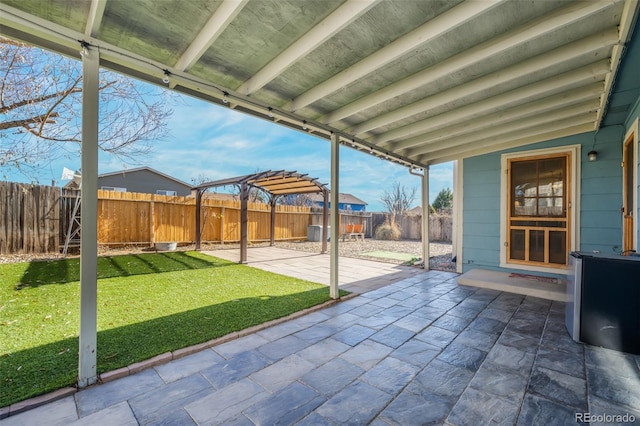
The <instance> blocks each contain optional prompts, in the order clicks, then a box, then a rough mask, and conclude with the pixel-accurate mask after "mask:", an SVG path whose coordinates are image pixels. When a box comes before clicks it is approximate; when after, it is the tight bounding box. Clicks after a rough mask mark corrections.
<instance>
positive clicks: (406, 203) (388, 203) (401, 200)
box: [380, 182, 416, 222]
mask: <svg viewBox="0 0 640 426" xmlns="http://www.w3.org/2000/svg"><path fill="white" fill-rule="evenodd" d="M415 197H416V187H413V188H405V187H404V185H400V183H398V182H395V183H394V184H393V185H392V187H391V191H384V194H383V195H382V197H381V198H380V201H382V203H383V204H384V206H385V208H386V209H387V211H388V212H389V213H390V214H391V220H392V221H393V222H395V221H396V218H397V217H398V215H402V214H404V213H406V211H407V210H409V208H410V207H411V204H412V203H413V200H414V199H415Z"/></svg>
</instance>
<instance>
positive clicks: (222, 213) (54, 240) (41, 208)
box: [0, 182, 452, 254]
mask: <svg viewBox="0 0 640 426" xmlns="http://www.w3.org/2000/svg"><path fill="white" fill-rule="evenodd" d="M77 195H78V192H77V191H68V190H62V195H61V190H60V188H56V187H52V186H40V185H26V184H19V183H13V182H0V254H9V253H47V252H58V251H59V250H60V248H61V247H62V245H63V244H64V239H65V235H66V229H67V226H68V224H69V222H70V215H71V212H72V210H73V206H74V204H75V200H76V197H77ZM202 204H203V207H202V231H203V232H202V241H203V242H205V243H206V242H238V241H240V202H239V201H234V200H218V199H213V198H206V197H205V198H204V199H203V200H202ZM384 219H385V214H384V213H369V212H341V213H340V223H341V224H342V225H345V224H346V225H348V224H362V225H363V226H364V230H365V233H366V236H367V237H371V236H372V235H373V233H374V232H375V229H376V227H377V226H379V225H380V224H381V223H382V222H384ZM420 220H421V218H420V216H414V217H411V216H403V217H401V218H399V219H398V223H399V224H400V226H401V227H402V238H404V239H416V240H417V239H420V237H421V235H420ZM451 223H452V222H451V217H450V216H446V215H444V216H439V215H430V236H429V238H430V240H432V241H451V232H452V231H451V229H452V227H451ZM321 224H322V213H321V210H317V209H314V210H313V211H312V210H311V209H310V208H309V207H300V206H276V223H275V239H276V240H279V241H283V240H305V239H306V238H307V226H308V225H321ZM346 225H345V226H346ZM270 229H271V212H270V210H269V205H267V204H263V203H249V223H248V234H249V241H254V242H258V241H269V240H270ZM194 239H195V198H194V197H176V196H168V195H153V194H140V193H133V192H114V191H103V190H100V191H98V243H99V244H103V245H112V246H116V245H128V244H149V245H150V244H153V243H156V242H177V243H191V242H193V241H194Z"/></svg>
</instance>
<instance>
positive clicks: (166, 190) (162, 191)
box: [156, 189, 178, 195]
mask: <svg viewBox="0 0 640 426" xmlns="http://www.w3.org/2000/svg"><path fill="white" fill-rule="evenodd" d="M156 194H158V195H178V193H177V192H176V191H170V190H168V189H158V190H157V191H156Z"/></svg>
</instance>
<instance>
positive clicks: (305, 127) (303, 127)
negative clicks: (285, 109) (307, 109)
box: [302, 120, 309, 130]
mask: <svg viewBox="0 0 640 426" xmlns="http://www.w3.org/2000/svg"><path fill="white" fill-rule="evenodd" d="M302 130H309V128H308V127H307V120H302Z"/></svg>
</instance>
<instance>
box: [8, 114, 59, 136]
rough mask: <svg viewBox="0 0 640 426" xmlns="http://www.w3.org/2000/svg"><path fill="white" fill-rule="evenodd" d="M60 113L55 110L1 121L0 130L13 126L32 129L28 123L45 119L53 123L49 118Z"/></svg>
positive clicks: (41, 121)
mask: <svg viewBox="0 0 640 426" xmlns="http://www.w3.org/2000/svg"><path fill="white" fill-rule="evenodd" d="M59 116H60V114H58V113H57V112H52V113H47V114H42V115H37V116H35V117H30V118H24V119H22V120H14V121H2V122H0V130H7V129H12V128H15V127H24V128H25V129H27V130H29V131H32V130H33V129H32V128H31V127H30V125H33V124H36V123H43V122H45V121H47V122H48V123H55V121H53V120H51V118H56V117H59Z"/></svg>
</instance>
